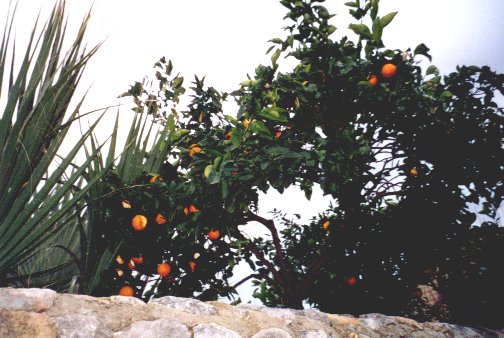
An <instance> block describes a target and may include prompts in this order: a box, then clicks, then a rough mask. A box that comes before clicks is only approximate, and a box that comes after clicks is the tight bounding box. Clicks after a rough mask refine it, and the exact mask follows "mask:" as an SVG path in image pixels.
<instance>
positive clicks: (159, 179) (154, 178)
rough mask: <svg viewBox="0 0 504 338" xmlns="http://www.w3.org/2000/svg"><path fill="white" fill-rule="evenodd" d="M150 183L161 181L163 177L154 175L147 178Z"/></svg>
mask: <svg viewBox="0 0 504 338" xmlns="http://www.w3.org/2000/svg"><path fill="white" fill-rule="evenodd" d="M149 182H150V183H156V182H163V177H162V176H159V175H154V176H152V177H151V179H150V180H149Z"/></svg>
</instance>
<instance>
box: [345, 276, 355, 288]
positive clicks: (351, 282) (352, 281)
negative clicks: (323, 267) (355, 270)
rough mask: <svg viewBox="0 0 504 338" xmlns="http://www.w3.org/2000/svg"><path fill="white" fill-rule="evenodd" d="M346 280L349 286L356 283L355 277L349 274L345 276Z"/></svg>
mask: <svg viewBox="0 0 504 338" xmlns="http://www.w3.org/2000/svg"><path fill="white" fill-rule="evenodd" d="M346 282H347V284H348V285H349V286H353V285H355V284H356V283H357V278H355V277H354V276H350V277H348V278H347V281H346Z"/></svg>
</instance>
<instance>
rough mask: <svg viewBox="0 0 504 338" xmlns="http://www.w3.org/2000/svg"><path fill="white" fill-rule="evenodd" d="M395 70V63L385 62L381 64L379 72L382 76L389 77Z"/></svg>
mask: <svg viewBox="0 0 504 338" xmlns="http://www.w3.org/2000/svg"><path fill="white" fill-rule="evenodd" d="M396 72H397V67H396V65H394V64H392V63H386V64H384V65H383V67H382V69H381V74H382V76H383V77H384V78H391V77H393V76H394V75H395V73H396Z"/></svg>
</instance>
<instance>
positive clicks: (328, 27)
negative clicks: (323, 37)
mask: <svg viewBox="0 0 504 338" xmlns="http://www.w3.org/2000/svg"><path fill="white" fill-rule="evenodd" d="M334 32H336V26H333V25H329V26H327V35H331V34H332V33H334Z"/></svg>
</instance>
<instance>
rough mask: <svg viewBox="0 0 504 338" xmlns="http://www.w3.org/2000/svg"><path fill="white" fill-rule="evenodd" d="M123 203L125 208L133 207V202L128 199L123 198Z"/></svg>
mask: <svg viewBox="0 0 504 338" xmlns="http://www.w3.org/2000/svg"><path fill="white" fill-rule="evenodd" d="M121 205H122V207H123V208H124V209H131V202H130V201H128V200H122V201H121Z"/></svg>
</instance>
